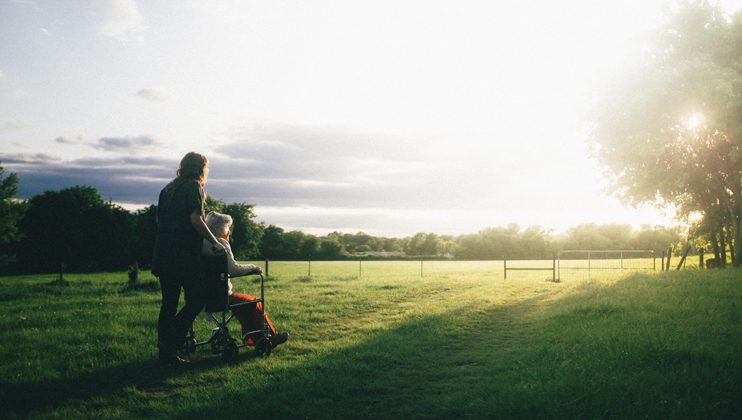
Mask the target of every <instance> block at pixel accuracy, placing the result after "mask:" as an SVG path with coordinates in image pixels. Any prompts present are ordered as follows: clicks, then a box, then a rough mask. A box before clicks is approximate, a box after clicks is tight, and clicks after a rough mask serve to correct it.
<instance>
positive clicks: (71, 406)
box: [0, 262, 742, 419]
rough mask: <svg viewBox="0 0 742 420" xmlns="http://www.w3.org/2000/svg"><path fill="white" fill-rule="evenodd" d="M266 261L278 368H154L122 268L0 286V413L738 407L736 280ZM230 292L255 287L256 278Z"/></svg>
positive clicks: (443, 413) (204, 355) (650, 412)
mask: <svg viewBox="0 0 742 420" xmlns="http://www.w3.org/2000/svg"><path fill="white" fill-rule="evenodd" d="M270 264H271V268H270V271H271V277H269V278H267V279H266V302H267V305H266V306H267V309H268V313H269V315H270V317H271V319H272V321H273V322H274V325H276V327H277V328H278V330H279V331H282V330H288V331H290V332H291V339H290V341H289V342H288V343H286V344H285V345H283V346H281V347H278V348H277V349H276V350H275V351H274V352H273V353H272V354H271V355H270V356H268V357H258V356H256V355H255V354H254V353H253V352H252V351H246V349H242V350H241V351H240V354H239V355H238V357H237V358H235V359H233V360H229V361H227V360H223V359H222V358H221V357H220V356H219V355H212V354H211V353H210V352H209V351H208V350H207V349H200V350H199V351H198V352H197V353H196V354H195V355H193V356H191V357H190V358H191V363H190V364H189V365H186V366H181V367H177V368H161V367H159V365H158V363H157V361H156V356H157V353H156V348H155V342H156V319H157V312H158V310H159V299H160V297H159V291H158V290H157V288H156V283H155V282H154V279H152V278H151V276H149V275H144V276H143V277H144V278H143V279H142V280H141V281H140V284H139V285H138V286H136V287H131V286H129V285H128V284H127V275H126V273H101V274H93V275H87V274H85V275H73V274H68V275H65V280H67V281H68V282H69V285H60V284H51V283H50V282H51V280H53V277H54V276H24V277H6V278H2V279H0V301H1V302H2V304H0V311H1V312H2V316H1V317H0V340H1V341H0V342H1V343H2V345H1V347H0V358H1V360H2V363H1V364H0V380H1V381H2V382H0V418H7V419H16V418H44V419H47V418H60V419H62V418H63V419H70V418H74V419H83V418H162V419H181V418H182V419H192V418H221V419H237V418H240V419H242V418H248V417H254V418H269V419H348V418H358V419H386V418H395V419H398V418H403V419H443V418H446V419H450V418H472V419H479V418H486V419H496V418H504V419H505V418H507V419H513V418H515V419H521V418H522V419H538V418H546V419H599V418H606V419H608V418H614V419H616V418H620V419H624V418H654V419H660V418H662V419H666V418H674V419H699V418H709V419H720V418H739V417H740V413H742V411H740V410H742V380H741V379H740V378H742V353H741V352H740V351H739V349H740V348H742V276H740V274H742V273H741V272H740V271H739V270H733V269H726V270H709V271H698V270H687V271H681V272H669V273H636V274H630V275H624V276H619V275H601V276H591V277H590V278H589V279H586V280H579V281H564V280H563V281H562V282H559V283H554V282H551V281H550V279H551V273H548V274H545V273H544V272H517V273H512V274H511V273H508V280H505V281H504V280H503V279H502V271H501V269H502V267H501V266H500V267H499V268H498V267H490V266H484V267H476V266H475V264H468V263H458V264H459V265H460V266H459V267H457V268H456V269H455V270H453V271H451V270H449V269H448V268H447V269H445V270H438V271H436V267H434V266H433V265H431V266H430V271H428V268H427V264H428V262H426V263H425V266H424V267H423V271H424V273H423V275H422V276H421V273H420V266H419V265H417V267H416V268H417V270H415V269H412V268H410V272H409V274H408V273H407V272H403V273H402V274H400V272H398V271H394V272H395V273H396V274H390V272H389V271H384V270H385V267H383V266H382V264H379V265H378V266H377V267H372V265H371V264H368V267H367V264H366V263H363V265H362V267H361V270H362V272H361V273H359V271H358V270H359V267H357V266H356V267H355V272H351V271H350V270H349V271H348V272H345V271H340V272H337V273H335V274H333V273H332V271H331V270H329V269H328V270H329V271H327V272H322V271H321V270H324V269H325V268H322V267H320V266H319V265H318V266H317V267H314V266H313V267H312V275H311V276H309V275H307V273H306V272H304V271H302V269H301V267H300V266H297V267H296V273H293V274H292V271H291V270H290V269H289V267H286V268H287V269H286V270H285V271H282V270H279V267H278V264H277V263H276V265H275V267H274V263H273V262H271V263H270ZM299 264H303V265H304V267H303V268H307V267H306V264H307V263H299ZM418 264H419V263H418ZM442 264H444V263H442ZM445 264H456V263H445ZM389 268H390V267H386V269H389ZM397 268H399V267H395V269H397ZM438 268H440V267H438ZM342 269H343V270H345V267H342ZM315 270H317V271H315ZM373 270H378V272H374V271H373ZM359 274H360V276H359ZM234 283H235V290H236V291H240V292H246V293H251V294H257V293H258V292H257V287H258V283H256V281H255V279H254V278H249V279H236V280H235V281H234ZM196 326H197V333H198V334H199V335H200V337H203V336H204V335H205V334H207V333H208V330H209V329H210V327H209V325H208V324H207V323H205V322H204V321H203V319H201V318H199V319H197V321H196Z"/></svg>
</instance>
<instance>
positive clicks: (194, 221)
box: [191, 210, 226, 253]
mask: <svg viewBox="0 0 742 420" xmlns="http://www.w3.org/2000/svg"><path fill="white" fill-rule="evenodd" d="M191 225H193V228H194V229H196V232H198V233H199V234H201V236H203V238H204V239H206V240H207V241H209V243H211V244H212V245H213V246H214V247H215V248H216V252H217V253H222V252H225V251H226V249H225V248H224V245H222V244H220V243H219V241H217V240H216V237H214V234H212V233H211V231H210V230H209V228H208V227H207V226H206V223H205V222H204V219H203V217H201V212H200V211H199V210H193V213H191Z"/></svg>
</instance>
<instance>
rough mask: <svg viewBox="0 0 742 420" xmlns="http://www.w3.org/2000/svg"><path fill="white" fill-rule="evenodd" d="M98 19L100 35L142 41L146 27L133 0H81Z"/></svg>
mask: <svg viewBox="0 0 742 420" xmlns="http://www.w3.org/2000/svg"><path fill="white" fill-rule="evenodd" d="M83 1H84V3H85V5H86V6H87V7H88V9H89V10H90V11H91V12H92V13H93V15H95V16H96V17H97V18H98V19H99V20H100V24H99V26H98V30H99V32H100V34H101V35H104V36H107V37H111V38H115V39H118V40H120V41H128V40H135V41H138V42H143V41H144V38H143V36H142V33H143V32H144V30H145V29H146V28H145V26H144V19H143V18H142V14H141V13H140V12H139V8H138V7H137V4H136V1H135V0H83Z"/></svg>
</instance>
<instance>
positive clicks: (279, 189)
mask: <svg viewBox="0 0 742 420" xmlns="http://www.w3.org/2000/svg"><path fill="white" fill-rule="evenodd" d="M230 137H231V138H232V142H231V144H229V145H225V146H222V147H219V148H217V149H216V150H215V151H216V152H217V155H215V156H209V159H210V161H211V164H210V179H211V180H212V181H210V182H211V183H210V184H209V185H208V186H207V189H208V190H209V191H210V192H209V194H212V195H213V196H215V197H222V198H224V199H225V200H235V201H245V199H247V201H248V202H255V203H260V204H261V205H268V206H278V207H284V206H300V207H301V206H317V207H324V208H330V207H334V208H396V209H401V208H420V209H422V208H427V209H434V208H438V209H442V208H454V207H457V206H460V205H462V204H461V203H463V202H467V204H466V205H467V206H469V207H475V208H481V207H486V206H489V205H492V204H493V201H500V202H501V201H502V200H497V198H498V197H499V196H500V195H505V194H508V193H509V192H510V193H512V191H508V190H509V189H512V188H516V186H515V185H512V184H511V185H507V184H505V183H502V182H497V180H498V179H505V178H506V177H507V176H506V171H508V169H507V168H506V167H504V166H501V165H493V164H492V163H491V162H490V163H487V164H485V165H482V164H481V163H482V161H486V159H487V157H486V153H482V151H481V150H472V151H470V152H467V153H463V152H458V153H454V152H450V151H449V150H448V149H447V148H446V147H445V146H444V142H445V141H449V140H448V139H433V138H429V139H428V138H425V139H416V138H404V137H398V136H389V135H383V134H376V133H370V132H363V131H359V130H353V129H348V128H345V127H337V126H301V125H285V124H263V125H258V126H254V127H249V128H243V129H240V130H235V131H233V132H232V133H230ZM503 157H504V154H503V155H501V156H500V158H501V159H502V158H503ZM524 177H526V176H524ZM217 180H218V181H217ZM472 195H475V196H477V197H478V199H476V200H474V203H472V200H471V196H472ZM500 205H501V206H502V204H500ZM505 205H506V204H505Z"/></svg>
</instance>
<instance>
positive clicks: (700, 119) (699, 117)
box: [688, 112, 706, 130]
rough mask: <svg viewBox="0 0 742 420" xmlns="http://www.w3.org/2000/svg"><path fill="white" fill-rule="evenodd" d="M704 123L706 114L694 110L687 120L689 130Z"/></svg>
mask: <svg viewBox="0 0 742 420" xmlns="http://www.w3.org/2000/svg"><path fill="white" fill-rule="evenodd" d="M704 125H706V116H705V115H703V114H702V113H700V112H696V113H695V114H693V116H691V117H690V119H689V120H688V128H690V129H691V130H695V129H697V128H701V127H703V126H704Z"/></svg>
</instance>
